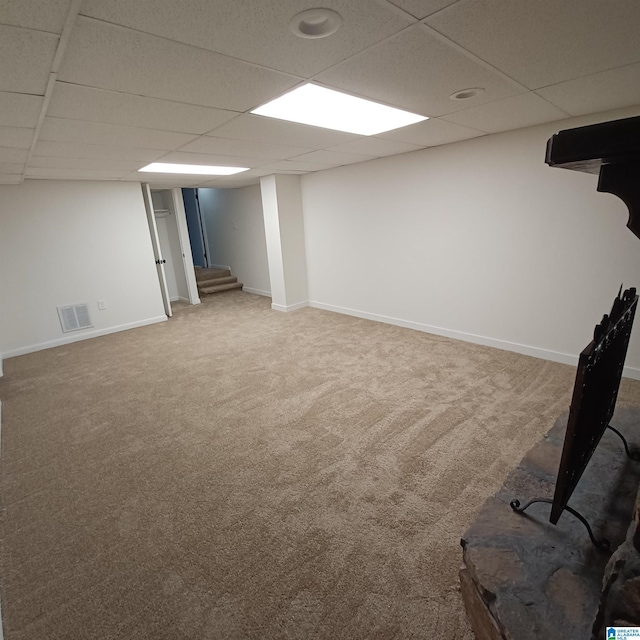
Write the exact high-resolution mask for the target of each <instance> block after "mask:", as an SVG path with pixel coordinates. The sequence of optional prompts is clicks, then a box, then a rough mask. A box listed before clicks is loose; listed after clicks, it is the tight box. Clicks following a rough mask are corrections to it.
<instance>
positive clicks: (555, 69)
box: [426, 0, 640, 89]
mask: <svg viewBox="0 0 640 640" xmlns="http://www.w3.org/2000/svg"><path fill="white" fill-rule="evenodd" d="M426 23H427V24H429V25H430V26H432V27H433V28H435V29H437V30H438V31H439V32H440V33H442V34H444V35H445V36H447V37H448V38H450V39H451V40H453V41H454V42H456V43H458V44H459V45H461V46H462V47H464V48H465V49H467V50H469V51H471V52H472V53H474V54H475V55H477V56H479V57H480V58H482V59H483V60H485V61H486V62H488V63H489V64H491V65H493V66H494V67H496V68H498V69H500V70H502V71H503V72H504V73H506V74H507V75H509V76H510V77H512V78H514V79H515V80H517V81H519V82H521V83H522V84H524V85H525V86H527V87H529V88H530V89H535V88H539V87H543V86H547V85H550V84H556V83H558V82H562V81H564V80H569V79H572V78H577V77H580V76H584V75H587V74H590V73H596V72H598V71H604V70H605V69H611V68H613V67H618V66H622V65H625V64H630V63H634V62H640V39H639V38H638V33H637V32H638V25H639V24H640V2H638V0H615V2H603V1H602V0H562V2H558V0H536V1H535V2H531V0H473V1H471V0H463V1H462V2H459V3H458V4H455V5H453V6H451V7H450V8H448V9H445V10H443V11H441V12H440V13H437V14H435V15H434V16H432V17H430V18H427V20H426Z"/></svg>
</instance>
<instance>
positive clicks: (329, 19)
mask: <svg viewBox="0 0 640 640" xmlns="http://www.w3.org/2000/svg"><path fill="white" fill-rule="evenodd" d="M341 24H342V18H341V17H340V14H339V13H336V12H335V11H332V10H331V9H307V10H306V11H302V12H301V13H298V14H297V15H295V16H294V17H293V18H292V20H291V22H290V23H289V29H291V31H293V33H295V34H296V35H297V36H298V37H300V38H326V37H327V36H330V35H331V34H333V33H335V32H336V31H337V30H338V29H339V28H340V25H341Z"/></svg>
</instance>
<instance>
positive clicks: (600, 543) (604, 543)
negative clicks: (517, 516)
mask: <svg viewBox="0 0 640 640" xmlns="http://www.w3.org/2000/svg"><path fill="white" fill-rule="evenodd" d="M536 502H545V503H546V504H551V505H552V504H553V500H549V499H547V498H536V499H534V500H529V502H527V504H525V505H524V507H521V506H520V500H512V501H511V502H510V503H509V506H510V507H511V508H512V509H513V510H514V511H515V512H516V513H524V512H525V511H526V510H527V509H528V508H529V507H530V506H531V505H532V504H535V503H536ZM563 510H564V511H568V512H569V513H571V514H572V515H574V516H575V517H576V518H578V520H580V522H582V524H583V525H584V526H585V527H586V528H587V532H588V534H589V538H591V542H593V544H594V546H595V547H597V548H598V549H601V550H602V551H608V550H609V548H610V547H611V543H610V542H609V541H608V540H607V539H606V538H601V539H600V540H597V539H596V538H595V536H594V535H593V531H592V530H591V527H590V526H589V523H588V522H587V520H586V519H585V517H584V516H583V515H582V514H581V513H578V512H577V511H576V510H575V509H572V508H571V507H570V506H568V505H567V506H565V507H564V509H563Z"/></svg>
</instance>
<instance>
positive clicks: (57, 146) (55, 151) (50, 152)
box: [34, 140, 167, 163]
mask: <svg viewBox="0 0 640 640" xmlns="http://www.w3.org/2000/svg"><path fill="white" fill-rule="evenodd" d="M166 153H167V151H166V149H139V148H135V147H116V146H112V145H99V144H83V143H76V142H54V141H50V140H39V141H38V142H37V144H36V146H35V148H34V155H37V156H52V157H65V158H111V159H118V160H129V161H134V162H137V161H140V162H146V163H149V162H153V161H154V160H157V159H158V158H160V157H161V156H163V155H165V154H166Z"/></svg>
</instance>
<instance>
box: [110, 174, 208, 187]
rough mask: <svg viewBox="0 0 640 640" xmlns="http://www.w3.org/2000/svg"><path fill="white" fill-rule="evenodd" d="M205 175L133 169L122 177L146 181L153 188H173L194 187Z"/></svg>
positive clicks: (131, 180) (127, 180)
mask: <svg viewBox="0 0 640 640" xmlns="http://www.w3.org/2000/svg"><path fill="white" fill-rule="evenodd" d="M202 177H203V176H190V175H185V174H167V173H148V172H145V173H139V172H138V171H133V172H132V173H128V174H126V175H125V176H123V177H122V178H121V179H122V180H124V181H126V182H140V183H142V182H145V183H147V184H148V185H149V186H150V187H151V188H152V189H172V188H188V187H194V186H196V185H198V184H200V183H201V182H202Z"/></svg>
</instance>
